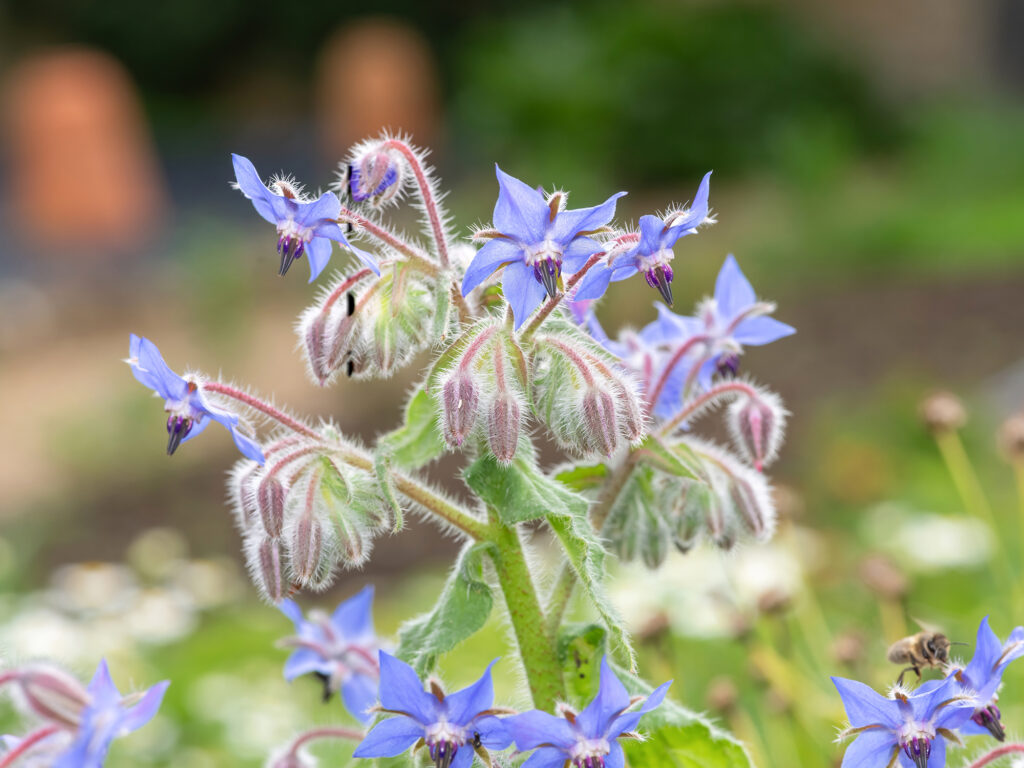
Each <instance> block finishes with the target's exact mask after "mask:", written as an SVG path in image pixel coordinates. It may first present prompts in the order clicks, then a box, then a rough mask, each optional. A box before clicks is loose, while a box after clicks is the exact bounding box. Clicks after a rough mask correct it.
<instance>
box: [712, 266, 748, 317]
mask: <svg viewBox="0 0 1024 768" xmlns="http://www.w3.org/2000/svg"><path fill="white" fill-rule="evenodd" d="M715 301H716V302H717V303H718V311H719V313H720V315H721V316H722V317H723V318H726V319H727V320H728V319H732V318H733V317H735V316H736V315H738V314H739V313H740V312H742V311H743V310H745V309H746V308H747V307H749V306H750V305H751V304H753V303H754V302H756V301H757V294H755V293H754V287H753V286H752V285H751V284H750V281H749V280H747V278H746V276H745V275H744V274H743V272H742V270H741V269H740V265H739V264H737V263H736V258H735V257H734V256H733V255H732V254H731V253H730V254H729V255H728V256H726V257H725V263H724V264H722V268H721V269H720V270H719V272H718V279H717V280H716V281H715Z"/></svg>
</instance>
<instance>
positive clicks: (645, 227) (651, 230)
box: [576, 171, 711, 307]
mask: <svg viewBox="0 0 1024 768" xmlns="http://www.w3.org/2000/svg"><path fill="white" fill-rule="evenodd" d="M710 181H711V171H708V172H707V173H706V174H704V178H703V180H702V181H701V183H700V186H699V187H698V188H697V195H696V196H695V197H694V198H693V205H692V206H691V207H690V208H689V209H687V210H685V211H681V212H679V213H678V214H676V215H673V216H671V217H670V218H669V219H661V218H658V217H657V216H649V215H648V216H641V217H640V233H639V234H640V239H639V242H638V243H637V244H636V246H634V247H631V248H628V249H627V250H624V251H621V252H619V253H614V252H610V253H609V256H608V260H607V261H606V262H605V263H604V264H597V265H595V266H594V267H592V268H591V269H590V271H589V272H587V274H586V275H585V276H584V278H583V280H582V281H580V286H579V288H578V289H577V291H576V298H577V299H599V298H601V297H602V296H603V295H604V293H605V291H607V290H608V283H609V282H610V281H612V280H615V281H619V280H625V279H627V278H629V277H632V276H633V275H635V274H636V273H637V272H641V273H643V276H644V278H645V279H646V280H647V284H648V285H650V286H651V287H652V288H657V289H658V292H659V293H661V297H662V298H663V299H665V303H666V304H668V305H669V306H670V307H671V306H672V276H673V273H672V266H671V262H672V259H673V258H674V257H675V254H674V253H673V252H672V247H673V246H674V245H675V244H676V242H677V241H678V240H679V239H680V238H682V237H686V236H687V235H693V234H696V233H697V227H698V226H700V225H701V224H702V223H703V222H704V221H705V219H707V217H708V187H709V184H710ZM634 237H635V235H634Z"/></svg>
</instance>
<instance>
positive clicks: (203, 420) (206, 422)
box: [181, 413, 213, 445]
mask: <svg viewBox="0 0 1024 768" xmlns="http://www.w3.org/2000/svg"><path fill="white" fill-rule="evenodd" d="M211 421H213V419H211V418H210V417H209V416H207V415H206V414H205V413H204V414H203V415H202V416H200V417H199V418H198V419H196V420H195V421H193V422H192V429H190V430H189V431H188V434H187V435H185V437H184V438H182V440H181V442H182V444H183V445H184V444H185V443H187V442H188V441H189V440H191V439H193V438H195V437H199V435H201V434H203V432H204V431H205V430H206V428H207V427H208V426H210V422H211Z"/></svg>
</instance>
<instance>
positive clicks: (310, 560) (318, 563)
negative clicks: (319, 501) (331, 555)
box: [288, 511, 324, 587]
mask: <svg viewBox="0 0 1024 768" xmlns="http://www.w3.org/2000/svg"><path fill="white" fill-rule="evenodd" d="M323 540H324V533H323V526H322V525H321V524H320V521H319V520H317V518H316V516H315V515H314V514H313V513H312V511H307V512H305V513H303V514H302V515H301V516H300V517H299V519H298V521H297V522H296V523H295V525H294V527H293V529H292V535H291V540H290V542H289V548H288V549H289V552H288V554H289V563H290V564H291V569H292V574H293V579H294V581H295V582H297V583H298V584H300V585H301V586H304V587H307V586H315V585H316V584H318V583H319V582H321V581H322V580H323V577H322V576H321V572H322V571H323V570H324V569H323V568H322V560H321V555H322V554H323Z"/></svg>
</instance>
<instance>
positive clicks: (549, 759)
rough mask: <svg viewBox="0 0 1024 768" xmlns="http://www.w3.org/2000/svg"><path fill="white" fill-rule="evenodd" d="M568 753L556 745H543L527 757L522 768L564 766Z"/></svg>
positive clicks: (559, 767)
mask: <svg viewBox="0 0 1024 768" xmlns="http://www.w3.org/2000/svg"><path fill="white" fill-rule="evenodd" d="M567 759H568V755H566V753H565V752H563V751H562V750H560V749H555V748H554V747H541V748H540V749H538V750H537V751H536V752H534V753H533V754H532V755H530V757H529V758H528V759H527V761H526V762H525V763H523V764H522V766H520V768H562V764H563V763H565V762H566V760H567Z"/></svg>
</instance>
